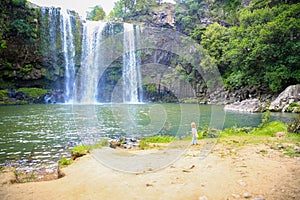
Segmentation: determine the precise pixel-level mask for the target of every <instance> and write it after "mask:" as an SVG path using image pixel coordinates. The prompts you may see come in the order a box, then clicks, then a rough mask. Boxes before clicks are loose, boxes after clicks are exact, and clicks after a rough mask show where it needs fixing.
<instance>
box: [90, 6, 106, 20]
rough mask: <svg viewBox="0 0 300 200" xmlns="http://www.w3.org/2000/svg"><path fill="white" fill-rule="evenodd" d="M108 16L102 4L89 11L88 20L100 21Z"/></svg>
mask: <svg viewBox="0 0 300 200" xmlns="http://www.w3.org/2000/svg"><path fill="white" fill-rule="evenodd" d="M105 16H106V13H105V12H104V10H103V8H102V6H95V7H94V8H93V10H92V11H91V12H89V13H88V15H87V18H86V19H88V20H92V21H99V20H103V19H104V18H105Z"/></svg>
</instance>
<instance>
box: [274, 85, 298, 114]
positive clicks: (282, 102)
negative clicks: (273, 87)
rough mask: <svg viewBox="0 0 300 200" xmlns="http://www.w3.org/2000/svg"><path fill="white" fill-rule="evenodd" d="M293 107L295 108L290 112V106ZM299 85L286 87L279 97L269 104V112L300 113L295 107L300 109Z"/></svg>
mask: <svg viewBox="0 0 300 200" xmlns="http://www.w3.org/2000/svg"><path fill="white" fill-rule="evenodd" d="M291 104H292V105H295V108H293V109H292V110H290V105H291ZM299 104H300V84H298V85H291V86H289V87H287V88H286V89H285V90H284V91H283V92H282V93H280V94H279V96H278V97H277V98H276V99H275V100H274V101H272V102H271V104H270V107H269V110H271V111H279V112H286V111H292V112H300V111H299V109H297V105H298V106H299V107H300V105H299Z"/></svg>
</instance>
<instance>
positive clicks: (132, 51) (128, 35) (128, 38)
mask: <svg viewBox="0 0 300 200" xmlns="http://www.w3.org/2000/svg"><path fill="white" fill-rule="evenodd" d="M136 33H139V29H138V28H137V29H134V25H133V24H127V23H124V38H123V45H124V55H123V74H122V76H123V102H124V103H138V102H140V101H141V100H142V98H139V96H140V97H142V92H141V91H142V87H141V72H140V64H139V61H138V59H137V55H136V40H135V39H136V37H135V36H136Z"/></svg>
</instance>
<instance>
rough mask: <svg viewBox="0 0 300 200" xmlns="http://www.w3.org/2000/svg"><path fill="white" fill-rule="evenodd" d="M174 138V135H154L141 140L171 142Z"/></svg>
mask: <svg viewBox="0 0 300 200" xmlns="http://www.w3.org/2000/svg"><path fill="white" fill-rule="evenodd" d="M174 140H175V137H174V136H169V135H155V136H151V137H147V138H144V139H142V140H141V141H145V142H148V143H170V142H173V141H174Z"/></svg>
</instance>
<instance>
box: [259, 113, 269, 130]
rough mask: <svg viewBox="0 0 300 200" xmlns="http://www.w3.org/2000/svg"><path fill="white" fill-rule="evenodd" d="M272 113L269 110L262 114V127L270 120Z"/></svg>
mask: <svg viewBox="0 0 300 200" xmlns="http://www.w3.org/2000/svg"><path fill="white" fill-rule="evenodd" d="M270 117H271V113H270V111H269V110H267V111H266V112H264V113H263V114H262V116H261V124H260V125H259V127H260V128H262V127H264V126H266V124H267V123H269V122H270Z"/></svg>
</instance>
